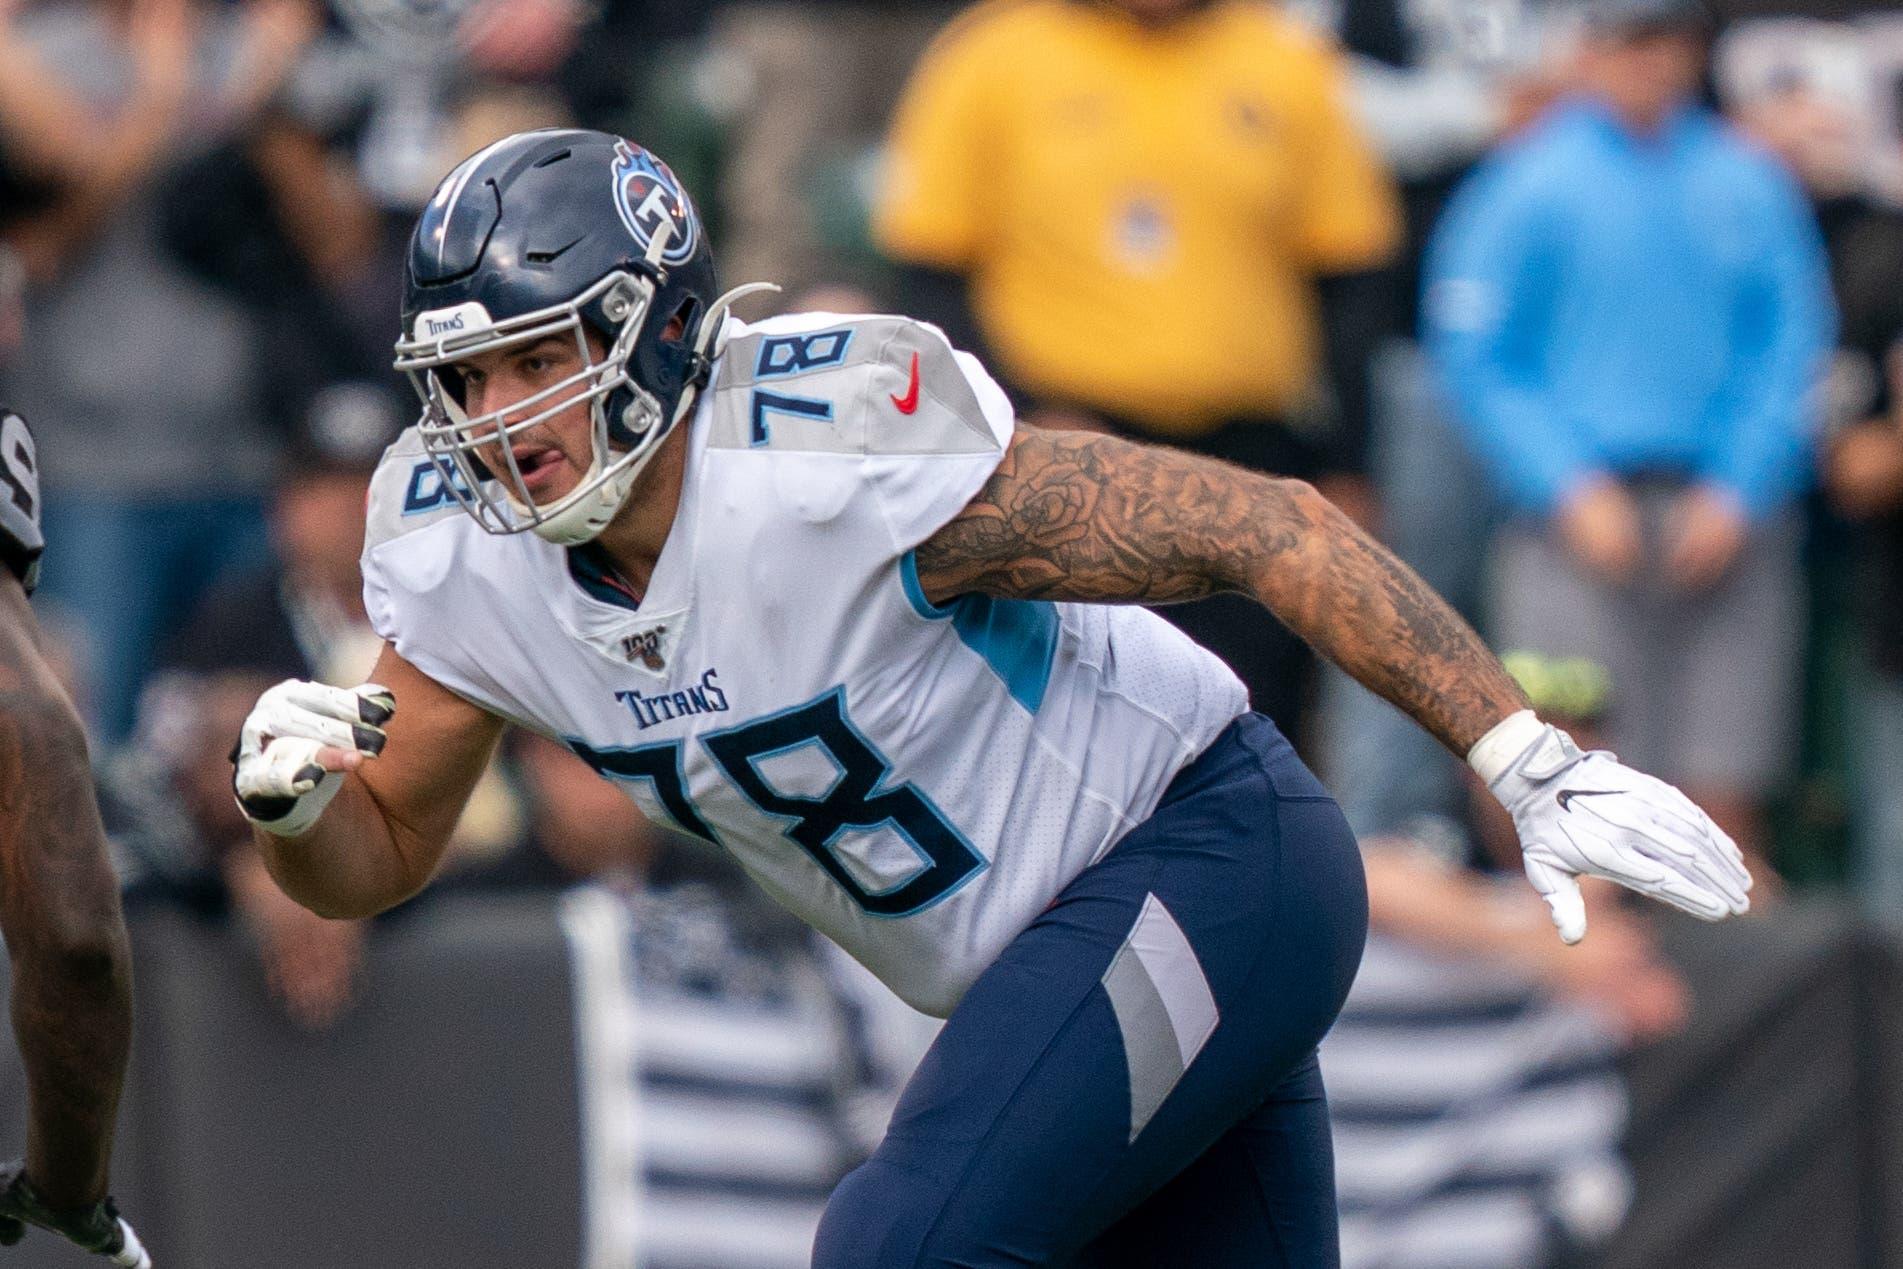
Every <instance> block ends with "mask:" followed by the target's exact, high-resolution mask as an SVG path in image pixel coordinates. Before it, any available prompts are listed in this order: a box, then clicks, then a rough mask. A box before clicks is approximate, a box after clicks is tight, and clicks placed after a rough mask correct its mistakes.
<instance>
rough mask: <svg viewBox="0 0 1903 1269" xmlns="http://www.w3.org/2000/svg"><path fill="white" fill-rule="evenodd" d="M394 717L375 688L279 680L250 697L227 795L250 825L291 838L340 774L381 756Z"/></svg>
mask: <svg viewBox="0 0 1903 1269" xmlns="http://www.w3.org/2000/svg"><path fill="white" fill-rule="evenodd" d="M394 713H396V700H395V698H394V697H392V696H391V695H390V693H389V690H388V689H386V688H382V687H379V686H377V685H376V684H375V683H365V684H363V685H362V686H361V687H354V688H353V687H331V686H329V685H327V684H324V683H311V682H307V681H305V680H303V679H286V680H284V682H282V683H279V684H278V685H277V686H276V687H274V688H272V689H271V690H270V691H268V692H266V693H265V694H264V695H263V696H260V697H259V698H258V703H257V704H256V705H255V706H253V707H252V710H251V714H250V716H249V717H247V718H246V719H245V720H244V728H243V730H242V731H240V732H239V733H238V747H237V748H236V749H234V750H233V751H232V754H231V760H232V763H233V764H234V770H233V772H232V779H231V784H232V791H233V792H234V793H236V794H237V797H238V807H239V809H240V810H242V811H243V812H244V813H245V815H246V816H248V817H249V818H250V819H251V821H252V823H254V824H256V825H258V826H259V827H260V828H262V829H264V830H265V831H267V832H270V833H275V834H277V835H278V836H279V837H295V836H297V835H298V834H299V833H302V832H303V831H304V830H305V829H307V828H309V827H310V826H311V825H312V824H315V823H316V822H317V817H318V816H319V815H321V814H323V812H324V808H325V807H326V806H328V805H330V800H331V798H332V797H334V796H336V793H337V789H338V786H339V785H341V784H342V783H343V774H342V773H343V772H346V771H354V770H356V769H357V768H358V767H360V766H362V765H363V762H364V760H365V759H366V758H374V757H376V756H377V755H378V754H380V753H382V752H383V744H384V741H385V739H386V737H385V735H384V732H383V724H385V723H387V722H389V721H390V716H391V715H392V714H394Z"/></svg>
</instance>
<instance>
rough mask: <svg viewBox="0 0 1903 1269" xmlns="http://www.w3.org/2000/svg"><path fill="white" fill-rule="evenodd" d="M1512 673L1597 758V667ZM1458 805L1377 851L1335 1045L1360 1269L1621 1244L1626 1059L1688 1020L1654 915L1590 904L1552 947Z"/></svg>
mask: <svg viewBox="0 0 1903 1269" xmlns="http://www.w3.org/2000/svg"><path fill="white" fill-rule="evenodd" d="M1503 660H1504V662H1505V663H1506V665H1507V668H1508V669H1509V670H1510V671H1511V672H1512V673H1513V675H1514V677H1515V678H1516V679H1518V680H1519V681H1520V683H1521V685H1522V687H1524V688H1525V689H1526V692H1527V696H1528V699H1529V700H1531V701H1532V702H1533V705H1534V708H1536V709H1537V710H1539V712H1540V714H1541V716H1542V717H1545V718H1551V719H1554V720H1556V721H1558V722H1559V724H1560V725H1561V726H1562V727H1564V728H1565V729H1566V730H1567V731H1568V732H1570V733H1571V734H1572V735H1573V736H1574V738H1575V739H1577V740H1578V742H1579V744H1580V745H1581V746H1582V747H1584V748H1594V747H1597V746H1599V745H1601V744H1602V743H1603V742H1604V735H1605V733H1604V730H1603V727H1604V724H1605V723H1606V721H1607V718H1608V711H1609V709H1610V708H1611V707H1612V704H1613V697H1612V684H1611V681H1610V680H1609V679H1608V677H1607V675H1606V672H1605V670H1604V668H1603V667H1601V666H1599V665H1597V664H1595V663H1594V662H1591V661H1588V660H1585V659H1582V658H1554V657H1544V656H1539V655H1536V654H1532V653H1524V652H1513V653H1508V654H1507V655H1506V656H1505V657H1504V658H1503ZM1463 792H1464V794H1465V795H1466V797H1465V803H1464V806H1463V807H1462V809H1461V811H1460V812H1459V813H1458V814H1456V815H1454V816H1451V817H1448V816H1441V815H1431V814H1430V815H1422V816H1419V817H1417V818H1416V819H1414V820H1412V821H1409V822H1407V823H1404V824H1400V825H1397V826H1396V827H1395V829H1394V830H1393V831H1391V832H1389V833H1386V834H1383V835H1380V836H1376V837H1370V838H1364V839H1363V842H1362V848H1363V857H1364V859H1365V860H1366V864H1367V871H1368V909H1369V939H1368V948H1367V951H1366V953H1365V955H1364V956H1363V958H1362V964H1361V972H1360V974H1359V976H1358V977H1357V978H1356V980H1355V986H1354V989H1353V991H1352V992H1351V993H1350V994H1349V997H1348V1002H1347V1005H1346V1006H1345V1007H1344V1008H1343V1010H1342V1013H1341V1017H1340V1019H1339V1020H1338V1021H1337V1022H1336V1024H1335V1028H1334V1030H1333V1031H1332V1032H1331V1033H1330V1034H1329V1037H1328V1038H1327V1039H1326V1040H1325V1041H1323V1043H1322V1050H1321V1053H1322V1069H1323V1074H1324V1076H1325V1077H1326V1078H1327V1080H1328V1094H1329V1111H1330V1114H1331V1116H1332V1117H1333V1120H1334V1128H1335V1152H1336V1163H1335V1168H1336V1177H1337V1182H1338V1184H1339V1186H1340V1195H1341V1208H1342V1223H1341V1237H1342V1263H1343V1264H1344V1265H1346V1266H1350V1267H1351V1269H1353V1267H1356V1266H1377V1265H1378V1266H1383V1267H1384V1269H1407V1267H1408V1266H1414V1265H1420V1266H1428V1265H1456V1264H1457V1265H1462V1266H1466V1267H1468V1269H1482V1267H1484V1266H1502V1267H1504V1266H1510V1265H1533V1264H1548V1263H1553V1262H1554V1260H1555V1259H1556V1258H1557V1257H1559V1256H1560V1254H1561V1253H1564V1252H1578V1251H1580V1250H1583V1249H1584V1248H1586V1247H1589V1246H1590V1245H1591V1244H1592V1243H1594V1242H1596V1241H1598V1240H1600V1239H1603V1238H1604V1237H1606V1236H1607V1235H1609V1234H1610V1233H1611V1232H1612V1230H1613V1229H1614V1228H1615V1227H1616V1225H1617V1224H1618V1221H1619V1219H1620V1217H1621V1216H1622V1215H1623V1213H1624V1210H1625V1206H1626V1203H1627V1201H1628V1199H1629V1197H1630V1194H1631V1181H1630V1178H1629V1176H1628V1175H1627V1169H1626V1165H1625V1163H1624V1161H1623V1160H1622V1158H1621V1157H1620V1153H1619V1142H1620V1139H1621V1137H1622V1135H1623V1133H1624V1130H1625V1122H1626V1115H1627V1102H1628V1098H1627V1094H1626V1090H1625V1085H1624V1083H1623V1080H1622V1078H1621V1076H1620V1074H1619V1071H1618V1068H1617V1065H1616V1063H1617V1061H1618V1059H1619V1057H1620V1055H1621V1054H1622V1053H1623V1052H1624V1051H1625V1050H1626V1049H1627V1048H1628V1047H1630V1046H1631V1045H1632V1044H1635V1043H1639V1042H1643V1041H1647V1040H1652V1039H1656V1038H1658V1037H1660V1036H1663V1035H1667V1034H1670V1033H1671V1032H1673V1031H1676V1030H1677V1029H1678V1028H1679V1027H1680V1026H1681V1025H1682V1024H1683V1022H1684V1021H1685V1017H1686V1010H1687V997H1686V991H1685V986H1684V984H1683V982H1681V981H1680V979H1679V977H1678V975H1677V974H1676V973H1675V972H1674V971H1673V970H1672V969H1671V968H1670V967H1669V966H1668V965H1667V964H1666V963H1665V962H1664V961H1663V960H1662V959H1661V958H1660V955H1659V953H1658V951H1657V949H1656V947H1655V946H1654V941H1653V938H1652V936H1651V933H1650V930H1649V927H1648V926H1647V924H1646V923H1645V921H1644V919H1643V916H1642V914H1640V913H1637V912H1634V911H1631V910H1628V909H1627V908H1625V907H1624V906H1622V905H1621V903H1620V902H1619V899H1618V897H1617V896H1616V895H1614V894H1613V893H1611V892H1609V891H1608V892H1605V893H1603V894H1600V895H1595V896H1593V897H1592V899H1591V900H1590V901H1591V902H1593V904H1594V908H1593V912H1594V918H1593V928H1592V933H1591V934H1590V935H1589V936H1588V937H1587V938H1586V939H1585V940H1584V941H1582V942H1580V943H1579V944H1577V945H1576V946H1572V947H1568V946H1566V945H1565V944H1563V943H1561V942H1559V940H1557V939H1555V938H1554V937H1553V932H1552V929H1551V923H1550V922H1549V921H1548V920H1547V917H1546V911H1545V908H1544V907H1543V905H1542V904H1541V903H1540V902H1539V901H1538V899H1537V898H1535V897H1534V896H1533V894H1532V893H1531V892H1530V891H1528V890H1527V889H1526V888H1525V887H1524V886H1522V885H1520V884H1519V878H1518V876H1517V873H1518V872H1519V849H1518V845H1517V843H1516V841H1515V839H1514V836H1513V833H1512V825H1511V824H1510V823H1509V822H1508V821H1507V820H1506V819H1505V817H1504V816H1503V815H1502V814H1501V812H1500V809H1499V806H1498V804H1497V803H1496V802H1495V801H1494V800H1493V799H1492V798H1491V797H1490V796H1488V795H1487V793H1486V790H1485V788H1484V786H1482V785H1481V784H1480V782H1479V780H1478V779H1477V778H1475V777H1474V776H1473V775H1472V774H1471V773H1467V775H1466V776H1465V779H1464V781H1463Z"/></svg>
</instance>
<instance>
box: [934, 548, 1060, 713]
mask: <svg viewBox="0 0 1903 1269" xmlns="http://www.w3.org/2000/svg"><path fill="white" fill-rule="evenodd" d="M899 582H900V584H901V585H902V586H904V588H905V598H906V600H907V601H908V602H910V603H911V605H912V610H913V611H914V612H916V613H917V614H918V615H919V616H921V617H923V618H925V619H926V620H927V621H943V620H945V619H946V618H950V620H951V623H952V630H953V631H955V632H956V633H957V635H958V638H959V639H960V640H961V641H962V642H963V643H964V645H965V646H966V647H968V648H970V649H971V650H972V651H973V652H976V653H977V654H978V655H979V656H981V657H983V658H984V659H985V664H986V665H988V666H990V667H991V672H992V673H993V674H996V675H997V676H998V677H999V678H1000V679H1001V680H1003V682H1004V686H1005V690H1007V691H1009V692H1010V693H1011V699H1013V700H1015V701H1016V702H1017V703H1018V704H1020V705H1022V706H1024V708H1026V709H1028V710H1030V711H1031V712H1032V713H1033V714H1035V713H1037V707H1038V706H1039V705H1042V704H1043V703H1044V689H1045V688H1047V687H1049V686H1050V682H1051V664H1052V663H1053V662H1054V661H1056V659H1057V605H1056V604H1052V603H1047V602H1045V601H1044V600H1041V599H994V598H992V597H991V596H989V595H961V596H959V597H958V598H957V599H955V600H953V601H952V602H951V603H949V604H943V605H940V604H934V603H933V602H932V601H931V600H929V599H927V598H926V597H925V590H924V588H923V587H921V586H920V585H919V582H918V561H917V560H915V559H914V558H913V557H912V552H910V551H907V552H906V553H905V555H904V556H903V557H902V558H901V559H900V560H899Z"/></svg>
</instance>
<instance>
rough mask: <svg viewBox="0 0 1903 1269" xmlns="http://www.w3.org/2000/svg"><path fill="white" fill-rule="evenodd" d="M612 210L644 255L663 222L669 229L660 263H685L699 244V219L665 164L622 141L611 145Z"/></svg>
mask: <svg viewBox="0 0 1903 1269" xmlns="http://www.w3.org/2000/svg"><path fill="white" fill-rule="evenodd" d="M614 183H615V210H616V211H617V212H619V213H620V214H621V223H622V225H623V226H625V227H626V229H627V231H628V236H629V237H631V238H633V239H634V241H635V243H636V244H637V245H638V246H639V247H640V249H641V254H642V255H646V254H647V250H648V247H649V245H650V244H652V243H653V241H654V234H655V231H656V230H657V229H659V227H660V226H661V224H662V223H663V222H666V223H668V224H671V225H672V226H673V232H672V233H671V234H670V235H669V236H668V240H667V249H666V250H665V251H663V252H662V253H661V262H662V263H663V264H685V263H686V262H687V260H688V259H689V257H691V256H692V255H693V254H694V249H695V248H696V247H698V246H699V245H700V220H699V218H698V217H696V216H695V215H694V205H693V203H691V202H689V201H688V198H687V192H686V191H685V190H683V189H682V188H681V183H680V181H678V180H677V179H675V176H674V173H673V172H671V171H669V170H668V167H667V164H665V163H663V162H661V161H660V160H659V159H657V158H655V157H654V156H653V155H652V154H649V153H648V152H647V151H646V150H643V149H642V148H641V147H640V146H638V145H630V144H629V143H628V142H626V141H622V142H618V143H617V144H616V145H615V164H614Z"/></svg>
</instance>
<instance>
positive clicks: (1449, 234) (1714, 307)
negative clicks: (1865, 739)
mask: <svg viewBox="0 0 1903 1269" xmlns="http://www.w3.org/2000/svg"><path fill="white" fill-rule="evenodd" d="M1704 39H1705V33H1704V30H1703V28H1702V25H1701V17H1700V14H1699V13H1698V11H1697V8H1696V6H1695V5H1694V4H1692V3H1690V0H1601V2H1600V3H1598V4H1596V5H1595V6H1594V7H1593V8H1592V9H1591V10H1590V11H1589V15H1588V21H1587V27H1586V31H1585V36H1584V40H1583V46H1582V50H1581V55H1580V63H1579V65H1580V83H1581V90H1580V91H1579V92H1577V93H1576V94H1574V95H1572V96H1570V97H1568V98H1567V99H1565V100H1563V101H1562V102H1561V103H1560V104H1559V105H1557V106H1556V107H1555V108H1554V109H1553V110H1552V111H1551V112H1550V113H1549V114H1548V115H1547V116H1546V117H1545V118H1544V119H1542V120H1541V121H1540V122H1539V123H1538V124H1537V125H1536V126H1535V127H1534V128H1533V129H1532V130H1530V131H1529V132H1528V133H1526V134H1525V135H1523V136H1522V137H1520V138H1519V139H1517V140H1516V141H1514V142H1512V143H1510V144H1509V145H1507V146H1506V147H1504V148H1503V149H1501V150H1500V151H1499V152H1497V153H1496V154H1495V155H1493V156H1491V157H1490V158H1489V159H1488V160H1487V161H1486V162H1485V163H1483V164H1482V165H1481V167H1480V168H1479V169H1478V170H1476V172H1475V173H1474V174H1473V175H1472V176H1471V177H1470V178H1469V179H1468V181H1467V182H1466V183H1465V185H1464V186H1463V187H1462V189H1461V190H1460V191H1459V192H1458V194H1457V195H1456V197H1455V199H1454V201H1453V204H1452V205H1451V207H1450V208H1449V210H1448V212H1447V215H1446V216H1445V218H1444V219H1443V220H1442V222H1441V224H1440V226H1439V227H1438V229H1437V230H1436V234H1435V239H1434V242H1433V243H1432V245H1431V247H1430V250H1429V256H1428V261H1427V269H1426V277H1425V279H1424V287H1425V305H1424V317H1423V322H1424V327H1425V331H1424V334H1425V338H1426V341H1427V346H1428V349H1429V353H1430V356H1431V357H1432V359H1433V361H1434V364H1435V366H1436V368H1437V370H1438V373H1439V376H1440V378H1441V380H1442V382H1443V384H1444V387H1445V388H1446V390H1447V393H1448V395H1449V397H1450V398H1451V402H1452V406H1453V409H1454V413H1455V415H1456V417H1457V419H1458V421H1459V424H1460V426H1461V427H1462V428H1463V429H1464V431H1465V433H1466V435H1467V436H1468V438H1469V440H1470V442H1471V443H1472V445H1473V447H1474V448H1475V450H1476V452H1477V453H1478V454H1479V455H1480V456H1481V458H1482V459H1483V460H1484V462H1485V463H1486V465H1487V467H1488V469H1489V471H1490V472H1491V473H1492V475H1493V478H1494V480H1495V482H1496V484H1497V487H1498V492H1499V494H1500V496H1501V497H1502V499H1503V501H1504V502H1505V503H1506V505H1507V506H1508V507H1509V508H1510V509H1511V510H1512V511H1513V512H1515V513H1517V514H1516V518H1515V520H1514V521H1513V523H1512V525H1511V527H1510V528H1509V529H1508V530H1507V531H1505V532H1504V533H1503V535H1502V539H1501V541H1500V543H1499V553H1498V558H1497V560H1496V564H1497V571H1496V574H1495V579H1496V590H1495V593H1494V595H1493V600H1492V602H1493V605H1494V609H1495V611H1494V614H1493V617H1494V622H1493V625H1494V633H1495V635H1496V638H1497V641H1498V642H1500V643H1502V644H1503V645H1507V646H1515V647H1524V648H1529V649H1535V650H1538V651H1541V652H1546V653H1550V654H1553V655H1583V656H1590V657H1593V658H1594V659H1596V660H1599V661H1600V662H1601V663H1603V664H1605V665H1607V666H1608V667H1609V668H1610V670H1611V672H1612V677H1613V681H1614V682H1617V683H1619V684H1621V685H1622V690H1621V693H1620V700H1619V701H1618V702H1617V705H1616V707H1615V709H1614V718H1615V720H1616V721H1615V727H1614V732H1615V734H1614V736H1613V741H1614V744H1615V746H1616V747H1617V748H1618V749H1619V750H1620V752H1621V753H1622V754H1623V755H1624V756H1625V757H1627V758H1628V759H1630V760H1632V761H1635V762H1638V763H1640V764H1641V765H1648V766H1650V767H1651V768H1654V769H1657V770H1659V771H1661V772H1665V773H1668V778H1671V779H1674V780H1676V781H1677V782H1679V783H1680V784H1681V785H1682V786H1684V787H1685V788H1686V789H1687V791H1689V792H1691V793H1692V794H1693V796H1694V797H1696V798H1697V799H1698V800H1699V802H1700V804H1701V805H1703V806H1706V807H1708V808H1711V810H1712V813H1713V815H1714V816H1715V817H1716V818H1717V819H1718V820H1719V822H1720V823H1721V824H1724V825H1725V827H1726V828H1727V829H1728V830H1729V831H1730V832H1731V833H1732V834H1733V835H1734V836H1735V837H1736V838H1737V839H1738V840H1739V841H1740V842H1741V843H1746V844H1747V849H1749V848H1750V846H1752V845H1760V844H1761V843H1762V839H1763V834H1762V832H1761V823H1760V821H1761V815H1760V808H1761V806H1762V802H1763V798H1764V795H1765V794H1766V793H1767V792H1768V791H1769V789H1770V787H1771V786H1772V785H1773V784H1774V783H1775V781H1776V780H1777V778H1778V777H1779V776H1780V775H1781V774H1782V772H1783V768H1784V766H1785V763H1786V761H1787V760H1788V758H1789V756H1790V754H1791V752H1792V749H1793V736H1792V731H1793V722H1794V718H1795V714H1796V708H1795V707H1796V698H1795V685H1796V684H1795V680H1796V675H1795V669H1796V655H1797V651H1798V644H1799V640H1800V636H1801V631H1802V607H1803V605H1802V594H1801V579H1800V576H1799V572H1798V540H1797V525H1796V517H1795V515H1794V514H1793V512H1792V509H1791V504H1792V502H1793V500H1794V498H1795V496H1796V495H1797V494H1798V493H1799V492H1800V491H1801V490H1802V489H1803V488H1804V487H1805V485H1806V483H1807V481H1808V480H1809V478H1810V475H1811V470H1812V458H1811V441H1812V432H1813V424H1814V417H1813V416H1814V412H1815V411H1814V404H1815V397H1816V395H1817V393H1816V391H1815V389H1816V386H1817V383H1818V380H1819V378H1820V374H1821V371H1822V369H1823V366H1824V362H1825V358H1826V356H1827V354H1828V350H1829V348H1830V346H1831V340H1832V337H1833V334H1834V325H1835V319H1834V314H1833V310H1832V306H1831V300H1830V289H1829V279H1828V273H1827V267H1826V263H1825V259H1824V253H1823V246H1822V243H1821V240H1820V237H1819V234H1818V231H1817V228H1816V225H1815V223H1814V221H1813V219H1812V216H1811V213H1810V210H1809V208H1808V205H1807V204H1806V202H1805V200H1804V197H1803V195H1802V194H1801V192H1800V191H1799V189H1798V187H1797V184H1796V182H1795V180H1794V179H1792V178H1791V177H1790V176H1789V175H1788V174H1787V173H1786V172H1785V171H1784V170H1783V169H1782V168H1781V167H1780V166H1779V165H1778V163H1777V162H1776V160H1775V159H1773V158H1772V157H1771V156H1769V155H1768V154H1765V153H1763V152H1761V151H1759V150H1757V149H1755V148H1754V147H1753V146H1752V145H1751V143H1749V142H1748V141H1746V140H1745V139H1744V138H1743V137H1742V136H1740V135H1739V134H1738V133H1737V132H1735V131H1734V130H1733V129H1732V128H1731V127H1729V126H1728V125H1727V124H1726V123H1725V122H1724V121H1723V120H1721V119H1720V118H1718V117H1717V116H1715V115H1713V114H1711V113H1709V112H1707V111H1706V110H1704V109H1702V108H1700V107H1699V106H1698V105H1697V104H1695V103H1696V92H1697V85H1698V82H1699V77H1700V74H1701V72H1702V69H1703V62H1704ZM1753 871H1754V872H1757V873H1758V875H1760V876H1763V875H1764V874H1763V873H1761V872H1759V871H1758V869H1756V868H1754V869H1753Z"/></svg>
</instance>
